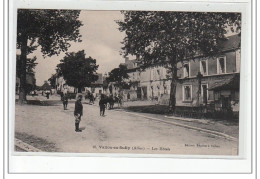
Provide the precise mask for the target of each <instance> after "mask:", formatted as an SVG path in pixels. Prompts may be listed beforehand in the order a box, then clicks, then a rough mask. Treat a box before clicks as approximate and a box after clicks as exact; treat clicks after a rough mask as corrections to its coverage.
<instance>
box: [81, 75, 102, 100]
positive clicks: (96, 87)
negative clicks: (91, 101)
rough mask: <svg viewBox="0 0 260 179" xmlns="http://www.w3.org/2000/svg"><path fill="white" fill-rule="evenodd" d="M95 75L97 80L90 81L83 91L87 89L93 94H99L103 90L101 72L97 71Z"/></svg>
mask: <svg viewBox="0 0 260 179" xmlns="http://www.w3.org/2000/svg"><path fill="white" fill-rule="evenodd" d="M97 75H98V79H97V81H95V82H94V83H92V84H91V86H90V87H85V88H84V89H85V90H84V91H85V92H86V91H89V92H91V93H93V94H94V95H95V96H98V95H100V94H101V93H103V92H104V90H103V75H102V73H97Z"/></svg>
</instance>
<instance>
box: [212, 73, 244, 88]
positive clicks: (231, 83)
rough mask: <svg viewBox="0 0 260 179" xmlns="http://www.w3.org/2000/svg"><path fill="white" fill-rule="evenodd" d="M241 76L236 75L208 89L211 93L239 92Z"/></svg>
mask: <svg viewBox="0 0 260 179" xmlns="http://www.w3.org/2000/svg"><path fill="white" fill-rule="evenodd" d="M239 82H240V75H239V74H234V75H231V76H229V77H228V78H227V79H224V80H220V81H217V82H215V83H214V84H213V85H212V86H210V87H209V88H208V90H210V91H221V90H239Z"/></svg>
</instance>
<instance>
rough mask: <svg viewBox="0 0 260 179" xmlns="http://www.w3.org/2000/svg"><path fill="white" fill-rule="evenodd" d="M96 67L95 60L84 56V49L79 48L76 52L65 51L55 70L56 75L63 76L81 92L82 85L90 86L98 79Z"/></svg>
mask: <svg viewBox="0 0 260 179" xmlns="http://www.w3.org/2000/svg"><path fill="white" fill-rule="evenodd" d="M97 69H98V65H96V60H95V59H93V58H91V57H88V58H86V57H85V52H84V50H81V51H78V52H77V53H74V52H71V53H66V56H65V57H64V58H63V59H62V60H61V63H60V64H58V65H57V69H56V70H57V74H58V76H63V78H64V80H65V81H66V83H67V84H68V85H69V86H73V87H75V88H78V92H81V89H82V88H83V87H85V86H90V85H91V84H92V83H93V82H95V81H97V80H98V75H96V70H97Z"/></svg>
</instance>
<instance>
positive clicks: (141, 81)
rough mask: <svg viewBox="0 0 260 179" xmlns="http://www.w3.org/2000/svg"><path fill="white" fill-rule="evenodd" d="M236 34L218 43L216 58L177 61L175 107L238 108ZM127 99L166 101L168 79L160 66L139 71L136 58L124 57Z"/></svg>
mask: <svg viewBox="0 0 260 179" xmlns="http://www.w3.org/2000/svg"><path fill="white" fill-rule="evenodd" d="M240 40H241V39H240V36H239V35H233V36H230V37H228V40H226V41H224V42H223V43H222V44H221V49H222V53H221V55H219V56H217V57H199V58H195V59H192V60H183V62H182V63H178V64H177V68H178V71H177V76H178V83H177V87H176V105H177V106H200V105H214V106H215V109H216V110H224V109H230V110H232V111H238V110H239V74H240V58H241V50H240ZM125 65H126V66H127V68H128V75H129V79H128V80H127V82H129V83H130V84H131V88H130V90H127V92H125V93H130V96H131V97H130V98H131V99H137V100H138V99H148V100H158V101H159V102H160V103H162V104H169V99H170V90H171V87H170V85H171V80H170V79H167V70H166V69H165V68H164V67H154V68H148V69H146V70H144V71H140V68H139V67H138V65H137V63H136V60H128V59H126V61H125Z"/></svg>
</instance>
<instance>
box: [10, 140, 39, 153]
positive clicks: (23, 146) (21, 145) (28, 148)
mask: <svg viewBox="0 0 260 179" xmlns="http://www.w3.org/2000/svg"><path fill="white" fill-rule="evenodd" d="M14 145H15V146H17V147H19V148H21V149H23V150H25V151H26V152H42V151H41V150H40V149H37V148H35V147H33V146H31V145H29V144H27V143H25V142H23V141H21V140H19V139H16V138H15V139H14Z"/></svg>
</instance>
